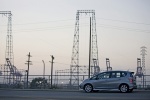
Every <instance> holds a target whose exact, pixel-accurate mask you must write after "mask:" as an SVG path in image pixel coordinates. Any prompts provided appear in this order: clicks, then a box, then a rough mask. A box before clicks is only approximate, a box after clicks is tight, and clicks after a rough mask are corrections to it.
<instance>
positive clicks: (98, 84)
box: [93, 72, 110, 89]
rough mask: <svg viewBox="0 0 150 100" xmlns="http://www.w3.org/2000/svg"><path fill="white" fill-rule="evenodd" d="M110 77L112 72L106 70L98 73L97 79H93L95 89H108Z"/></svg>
mask: <svg viewBox="0 0 150 100" xmlns="http://www.w3.org/2000/svg"><path fill="white" fill-rule="evenodd" d="M109 77H110V73H108V72H104V73H101V74H98V75H97V78H96V80H95V81H93V86H94V88H95V89H107V88H109V87H108V83H107V82H108V79H109Z"/></svg>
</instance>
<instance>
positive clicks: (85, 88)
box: [84, 84, 93, 93]
mask: <svg viewBox="0 0 150 100" xmlns="http://www.w3.org/2000/svg"><path fill="white" fill-rule="evenodd" d="M84 91H85V92H87V93H89V92H92V91H93V87H92V85H91V84H86V85H85V86H84Z"/></svg>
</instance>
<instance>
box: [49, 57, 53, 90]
mask: <svg viewBox="0 0 150 100" xmlns="http://www.w3.org/2000/svg"><path fill="white" fill-rule="evenodd" d="M51 57H52V61H49V62H50V63H51V88H52V86H53V85H52V84H53V63H54V62H53V60H54V56H53V55H51Z"/></svg>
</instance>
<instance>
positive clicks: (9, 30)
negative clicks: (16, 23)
mask: <svg viewBox="0 0 150 100" xmlns="http://www.w3.org/2000/svg"><path fill="white" fill-rule="evenodd" d="M0 14H2V15H5V16H8V23H7V37H6V51H5V58H8V59H9V60H10V62H11V64H12V65H14V57H13V39H12V18H11V17H12V14H11V11H0Z"/></svg>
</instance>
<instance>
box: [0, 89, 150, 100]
mask: <svg viewBox="0 0 150 100" xmlns="http://www.w3.org/2000/svg"><path fill="white" fill-rule="evenodd" d="M0 100H150V91H134V92H133V93H120V92H114V91H113V92H112V91H111V92H110V91H101V92H98V93H85V92H83V91H62V90H61V91H59V90H50V91H49V90H48V91H40V90H36V91H32V90H28V91H27V90H25V91H23V90H0Z"/></svg>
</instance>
